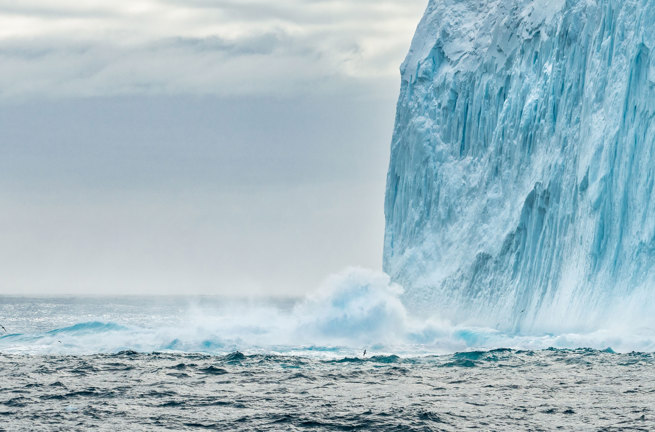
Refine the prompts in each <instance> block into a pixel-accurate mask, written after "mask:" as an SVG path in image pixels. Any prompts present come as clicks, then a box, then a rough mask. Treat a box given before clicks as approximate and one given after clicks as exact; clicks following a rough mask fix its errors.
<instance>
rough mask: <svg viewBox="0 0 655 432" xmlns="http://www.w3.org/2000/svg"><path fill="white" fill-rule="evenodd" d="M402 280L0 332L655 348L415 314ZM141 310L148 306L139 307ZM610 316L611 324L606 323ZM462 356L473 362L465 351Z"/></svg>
mask: <svg viewBox="0 0 655 432" xmlns="http://www.w3.org/2000/svg"><path fill="white" fill-rule="evenodd" d="M402 296H403V289H402V287H400V286H398V285H396V284H393V283H391V282H390V280H389V277H388V276H387V275H386V274H383V273H379V272H374V271H370V270H365V269H357V268H356V269H349V270H347V271H344V272H342V273H340V274H337V275H334V276H332V277H331V278H329V279H328V280H327V281H326V283H325V284H323V286H322V287H321V288H320V289H319V290H318V291H317V292H316V293H315V294H313V295H311V296H309V297H307V298H306V299H303V300H302V301H299V302H297V303H296V304H294V305H293V306H292V307H291V308H284V307H281V306H279V305H276V304H272V303H271V304H256V305H253V304H247V303H243V304H234V303H231V304H229V305H226V306H224V307H214V306H211V307H210V306H207V305H204V304H202V303H198V304H195V305H192V306H190V307H188V308H187V310H186V312H185V313H184V314H183V316H181V317H175V319H173V318H171V320H170V324H162V322H166V320H163V319H161V317H160V319H157V320H153V322H156V324H153V325H147V324H143V323H142V322H141V323H139V324H134V323H132V324H130V323H118V322H103V321H89V322H80V323H77V324H74V325H67V326H62V327H61V328H56V329H52V330H49V331H41V332H36V331H35V332H25V333H21V334H9V335H5V336H3V337H0V352H2V353H9V354H76V355H81V354H97V353H118V352H127V351H133V352H141V353H144V352H145V353H148V352H184V353H206V354H213V355H219V354H220V355H222V354H229V353H233V352H236V351H239V352H245V353H251V354H252V353H255V354H284V355H298V356H309V357H318V358H326V359H344V358H353V359H360V358H362V354H363V350H364V349H366V350H367V351H368V353H369V354H368V358H369V359H376V361H380V362H385V361H393V359H394V358H395V357H390V356H391V355H396V356H405V357H407V356H421V355H430V354H451V353H455V352H462V351H464V352H467V351H481V350H491V349H497V348H511V349H516V350H540V349H546V348H550V347H555V348H593V349H597V350H605V349H608V348H611V349H612V350H614V351H617V352H631V351H641V352H653V351H655V330H654V329H653V328H651V327H647V326H645V327H637V326H635V327H632V328H626V327H625V326H611V325H609V324H608V326H607V327H606V328H598V329H596V330H594V331H591V332H576V331H575V329H572V330H571V331H568V332H559V333H541V334H520V333H507V332H502V331H499V330H497V329H494V328H485V327H473V326H467V325H466V324H465V323H452V322H448V321H445V320H439V319H438V317H427V318H426V317H424V316H417V315H415V314H412V312H411V310H408V309H407V307H406V306H405V305H404V304H403V302H402V300H401V299H402ZM144 313H147V312H144ZM609 322H611V321H608V323H609ZM456 361H460V362H462V363H466V362H467V361H469V362H475V361H476V359H473V358H463V359H460V360H456Z"/></svg>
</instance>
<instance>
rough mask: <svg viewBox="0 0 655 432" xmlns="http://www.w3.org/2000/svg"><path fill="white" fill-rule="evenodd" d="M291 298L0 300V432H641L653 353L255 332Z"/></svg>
mask: <svg viewBox="0 0 655 432" xmlns="http://www.w3.org/2000/svg"><path fill="white" fill-rule="evenodd" d="M298 302H299V300H293V299H289V300H275V301H273V300H258V301H250V302H248V301H243V300H239V301H236V300H228V299H220V298H212V297H207V298H181V297H170V298H147V297H141V298H139V297H117V298H73V297H70V298H23V297H2V298H0V319H1V320H2V321H1V322H0V324H2V325H3V326H4V327H5V328H6V330H7V332H6V334H4V335H3V336H2V337H0V389H1V392H0V430H6V431H41V430H43V431H55V430H56V431H59V430H61V431H72V430H80V431H81V430H130V431H141V430H144V431H146V430H207V429H208V430H230V431H232V430H253V431H292V430H298V431H300V430H303V431H304V430H315V431H323V430H334V431H342V430H343V431H345V430H360V431H369V430H370V431H392V430H393V431H440V430H452V431H459V430H507V431H516V430H608V431H609V430H655V412H654V411H653V410H654V409H655V355H653V354H652V353H645V352H614V350H613V349H611V348H607V349H603V350H599V349H591V348H561V347H560V348H543V349H542V348H539V349H521V348H517V347H513V348H476V347H475V346H468V347H466V346H463V347H462V348H463V349H462V350H461V351H460V352H456V351H457V350H456V349H454V348H457V346H454V347H451V346H449V345H446V346H442V347H441V348H440V344H441V342H436V343H435V344H434V345H425V344H420V343H416V342H413V345H412V344H408V343H404V344H397V345H392V344H389V343H387V344H386V345H385V344H384V343H377V342H376V343H372V344H368V345H362V340H363V338H365V337H366V336H365V335H369V336H370V337H371V338H372V339H371V340H372V341H374V342H375V341H376V339H374V337H377V336H379V335H380V333H378V332H377V330H376V329H366V331H365V332H364V333H363V334H359V335H358V334H352V335H351V337H352V341H351V343H348V341H347V340H346V339H343V338H339V339H335V340H340V341H341V342H342V343H340V344H339V343H327V340H322V341H321V340H320V338H318V337H317V336H316V333H313V332H312V333H311V335H312V336H311V337H309V339H312V340H317V341H319V342H326V343H322V344H298V345H293V344H291V343H289V340H291V338H297V337H298V336H297V333H295V332H294V334H293V335H291V336H289V338H288V339H285V338H284V337H283V335H281V334H280V333H283V331H281V329H286V330H288V329H289V328H290V327H285V326H282V325H281V326H279V327H278V328H277V330H276V331H271V332H267V331H265V330H264V325H268V327H275V326H274V325H273V324H274V321H272V320H275V319H277V320H282V317H287V319H288V320H289V321H291V320H297V319H299V318H298V317H297V316H295V315H297V314H298ZM228 310H229V311H232V312H233V313H231V314H228V313H227V311H228ZM248 310H250V311H251V315H250V316H249V315H248V314H246V313H245V312H244V311H248ZM255 317H256V319H257V321H254V320H255ZM360 318H361V317H360ZM355 321H356V322H359V323H360V324H361V322H360V321H358V320H357V319H355ZM254 322H258V323H259V325H255V324H253V323H254ZM287 324H288V322H287ZM340 325H342V326H343V325H346V324H344V323H340ZM301 327H305V328H307V330H308V331H310V330H311V329H309V328H308V327H306V326H305V325H303V326H301ZM319 327H320V326H319ZM332 328H333V329H334V327H332ZM314 330H315V329H314ZM351 330H352V326H351ZM294 331H297V329H295V330H294ZM228 332H232V333H231V334H227V333H228ZM337 333H339V332H337ZM267 339H270V340H269V342H268V343H265V341H266V340H267ZM465 340H467V341H469V342H470V341H471V339H470V337H469V336H467V337H466V338H465ZM539 340H540V341H541V342H540V343H542V342H543V341H545V340H550V341H556V339H543V338H542V339H539ZM507 341H513V343H516V342H517V341H523V343H527V342H526V341H527V338H520V339H507ZM387 342H388V341H387ZM364 349H366V354H364ZM440 349H441V350H442V352H439V351H440Z"/></svg>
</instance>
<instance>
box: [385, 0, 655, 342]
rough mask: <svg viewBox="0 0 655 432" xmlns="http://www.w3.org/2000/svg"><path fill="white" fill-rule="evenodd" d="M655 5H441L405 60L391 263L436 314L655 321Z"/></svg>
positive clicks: (443, 0) (557, 324)
mask: <svg viewBox="0 0 655 432" xmlns="http://www.w3.org/2000/svg"><path fill="white" fill-rule="evenodd" d="M654 48H655V1H651V0H580V1H573V0H566V1H565V0H532V1H529V0H482V1H478V0H430V2H429V5H428V7H427V10H426V12H425V16H424V17H423V19H422V21H421V22H420V24H419V26H418V29H417V31H416V35H415V37H414V40H413V42H412V47H411V49H410V52H409V54H408V56H407V58H406V60H405V62H404V63H403V65H402V67H401V72H402V86H401V94H400V98H399V101H398V107H397V115H396V126H395V131H394V137H393V142H392V148H391V163H390V167H389V174H388V180H387V194H386V203H385V214H386V232H385V248H384V269H385V271H386V272H387V273H388V274H390V275H391V277H392V279H393V281H394V282H397V283H399V284H401V285H402V286H404V288H405V294H404V296H403V301H404V302H405V303H406V304H407V306H408V307H409V308H410V309H411V310H413V311H417V312H420V313H422V314H424V315H430V316H439V317H442V318H444V319H448V320H451V321H452V322H455V323H463V324H466V325H479V326H485V327H492V328H496V329H499V330H503V331H511V332H518V333H533V332H559V333H562V332H567V331H571V332H574V331H593V330H594V329H598V328H603V327H607V326H613V327H622V326H624V327H625V328H655V291H654V290H653V283H654V281H655V195H654V193H653V188H654V184H655V122H654V121H653V118H654V116H655V54H653V53H652V50H653V49H654Z"/></svg>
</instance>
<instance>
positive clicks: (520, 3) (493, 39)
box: [401, 0, 565, 82]
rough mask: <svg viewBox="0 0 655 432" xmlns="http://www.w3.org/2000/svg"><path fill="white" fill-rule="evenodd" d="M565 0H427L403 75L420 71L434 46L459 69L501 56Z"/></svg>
mask: <svg viewBox="0 0 655 432" xmlns="http://www.w3.org/2000/svg"><path fill="white" fill-rule="evenodd" d="M564 4H565V0H489V1H478V0H430V3H429V4H428V7H427V10H426V12H425V15H424V16H423V19H422V20H421V23H420V24H419V26H418V29H417V32H416V34H415V36H414V40H413V41H412V46H411V48H410V51H409V54H408V55H407V58H406V59H405V62H404V63H403V65H402V66H401V72H402V76H403V80H404V81H408V82H411V81H412V80H413V79H414V78H415V77H416V76H417V75H420V72H421V66H422V65H424V64H425V63H426V60H428V59H430V58H432V57H433V53H434V52H435V50H438V51H439V52H440V53H441V56H442V58H443V60H446V62H447V64H448V65H450V66H451V67H454V68H456V69H457V70H462V71H465V70H473V69H475V67H476V65H477V64H478V63H479V59H480V58H482V57H484V56H495V57H497V58H499V59H504V58H506V57H507V55H509V54H510V53H511V52H512V51H513V50H514V49H515V48H516V47H517V46H519V42H520V40H521V39H528V38H531V37H532V36H533V35H534V34H535V33H536V32H537V31H538V30H539V29H540V28H542V27H544V26H549V25H551V24H552V23H553V21H554V20H553V18H554V17H555V16H556V15H557V13H558V12H560V11H561V10H562V8H563V6H564Z"/></svg>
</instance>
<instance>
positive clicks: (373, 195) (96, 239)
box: [0, 0, 426, 295]
mask: <svg viewBox="0 0 655 432" xmlns="http://www.w3.org/2000/svg"><path fill="white" fill-rule="evenodd" d="M55 3H56V5H54V3H53V2H49V1H45V0H25V1H21V2H15V1H5V0H0V62H1V64H2V67H1V68H0V205H1V206H2V207H1V208H2V212H0V233H1V234H0V240H1V241H0V294H40V295H50V294H89V295H93V294H227V295H235V294H237V295H297V294H302V293H304V292H307V291H309V290H313V289H315V288H316V286H317V285H318V283H319V282H320V281H321V280H322V279H323V278H324V277H326V276H327V275H329V274H330V273H332V272H335V271H339V270H340V269H341V268H343V267H345V266H352V265H360V266H366V267H372V268H380V266H381V249H382V236H383V225H384V215H383V198H384V186H385V175H386V168H387V163H388V152H389V146H390V139H391V131H392V127H393V120H394V108H395V100H396V97H397V92H398V88H399V85H400V82H399V73H398V66H399V65H400V63H401V62H402V60H403V58H404V56H405V53H406V51H407V49H408V48H409V44H410V41H411V37H412V34H413V32H414V29H415V28H416V24H417V23H418V21H419V19H420V17H421V14H422V12H423V9H424V8H425V5H426V1H425V0H421V1H416V0H393V1H392V0H382V1H368V0H362V1H356V2H355V1H348V2H346V1H338V0H320V1H319V0H288V1H287V0H281V1H278V2H270V1H263V0H238V1H231V0H217V1H211V0H184V1H182V0H179V1H178V0H151V1H141V0H115V1H111V2H110V1H107V0H91V1H85V2H79V1H77V2H74V1H68V0H60V1H57V2H55Z"/></svg>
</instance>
